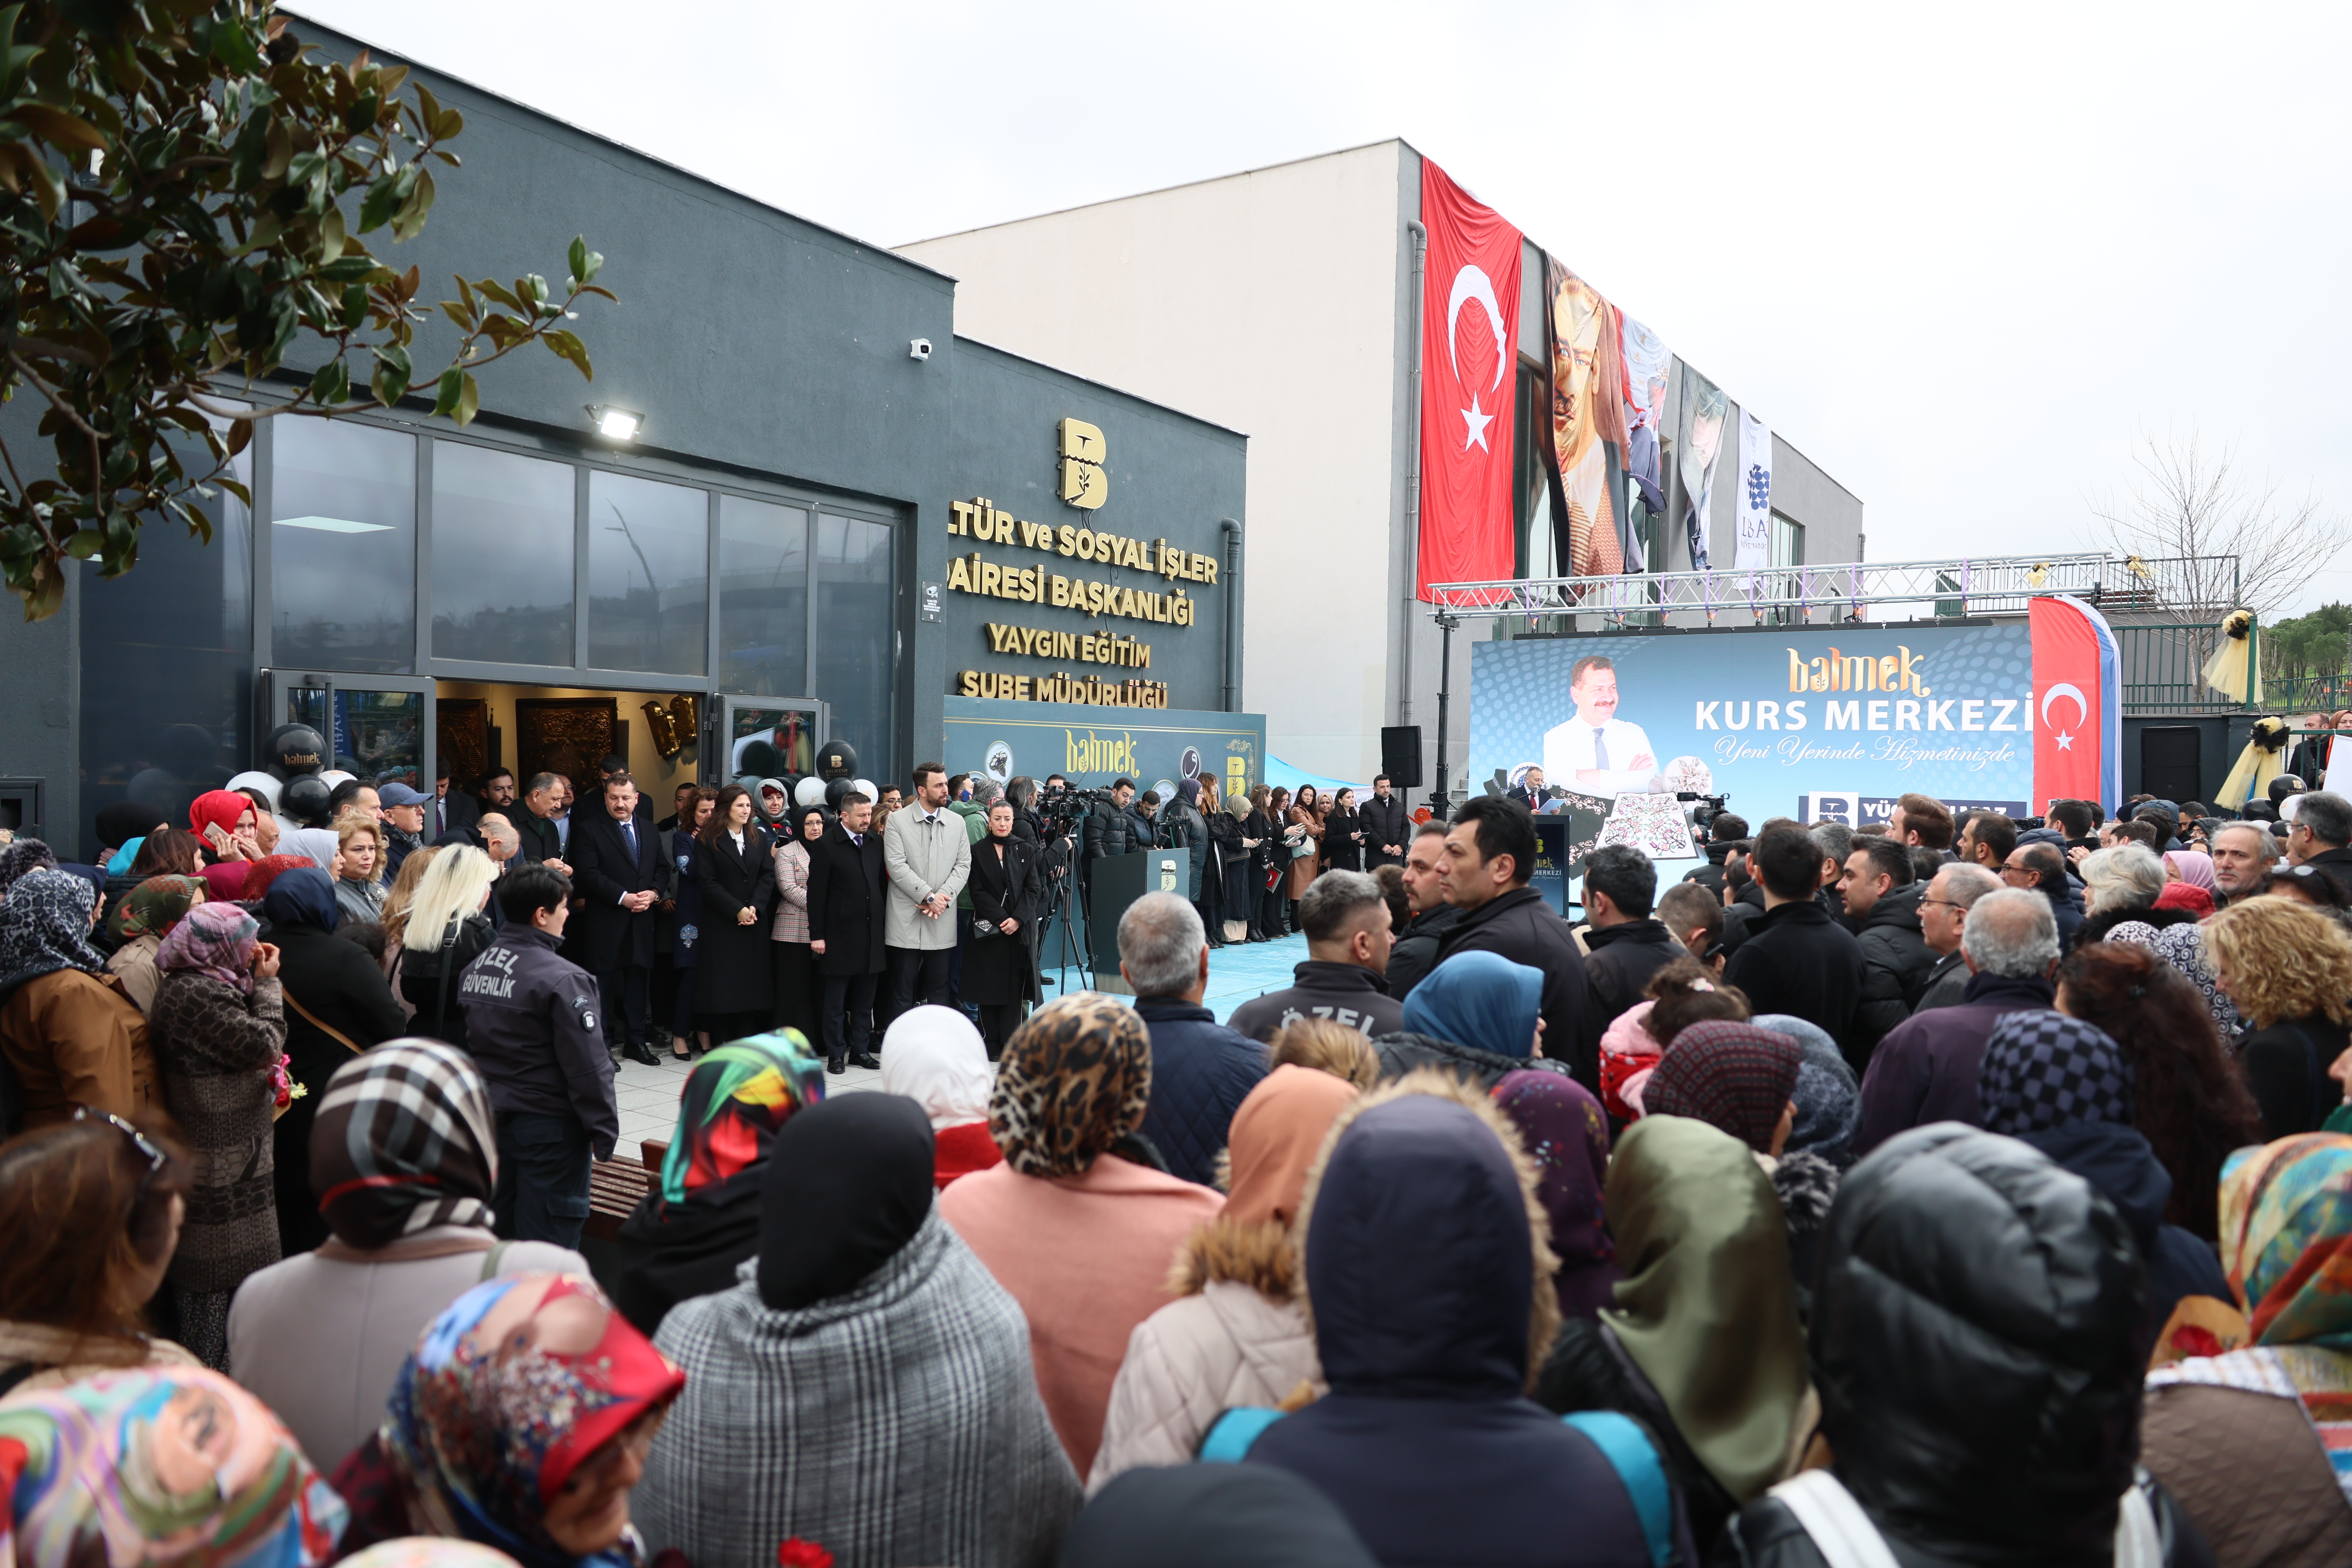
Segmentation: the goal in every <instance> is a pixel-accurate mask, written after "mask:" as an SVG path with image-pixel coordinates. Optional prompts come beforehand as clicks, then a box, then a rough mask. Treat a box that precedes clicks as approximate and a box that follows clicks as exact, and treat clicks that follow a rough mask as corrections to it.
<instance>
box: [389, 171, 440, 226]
mask: <svg viewBox="0 0 2352 1568" xmlns="http://www.w3.org/2000/svg"><path fill="white" fill-rule="evenodd" d="M409 167H410V168H412V169H415V170H416V188H415V191H413V192H412V193H410V195H409V198H408V200H406V201H405V202H404V203H402V204H401V207H400V211H399V212H398V213H397V214H395V215H394V217H393V220H392V237H393V238H394V239H395V240H400V241H407V240H411V239H415V237H417V235H418V234H419V233H421V232H422V231H423V229H424V227H425V214H426V213H428V212H431V211H432V210H433V171H432V170H430V169H425V168H419V167H418V166H417V165H415V164H414V163H412V164H410V165H409Z"/></svg>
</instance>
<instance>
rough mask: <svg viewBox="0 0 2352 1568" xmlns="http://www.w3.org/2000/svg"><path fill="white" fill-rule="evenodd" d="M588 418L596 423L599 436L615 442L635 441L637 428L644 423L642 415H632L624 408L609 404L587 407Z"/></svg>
mask: <svg viewBox="0 0 2352 1568" xmlns="http://www.w3.org/2000/svg"><path fill="white" fill-rule="evenodd" d="M588 417H589V418H591V419H593V420H594V421H595V422H596V429H597V431H598V433H599V434H601V435H604V436H606V437H610V438H612V439H613V440H615V441H634V440H635V439H636V438H637V429H638V427H639V426H642V425H644V424H645V422H646V416H644V415H642V414H633V413H631V412H630V411H629V410H628V409H625V408H615V407H614V406H613V405H611V404H609V403H597V404H591V405H589V407H588Z"/></svg>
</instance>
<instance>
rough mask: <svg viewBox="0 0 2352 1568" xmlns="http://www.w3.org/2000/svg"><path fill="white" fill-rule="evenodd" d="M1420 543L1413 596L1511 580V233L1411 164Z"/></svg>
mask: <svg viewBox="0 0 2352 1568" xmlns="http://www.w3.org/2000/svg"><path fill="white" fill-rule="evenodd" d="M1421 221H1422V225H1423V227H1425V228H1427V229H1428V231H1429V250H1428V255H1427V258H1426V264H1425V268H1424V270H1423V295H1422V310H1421V539H1420V554H1419V572H1418V574H1417V578H1416V582H1415V590H1414V591H1415V592H1416V594H1417V595H1419V596H1420V597H1421V598H1422V599H1423V600H1424V601H1426V600H1427V599H1428V598H1429V588H1430V584H1433V583H1473V582H1488V581H1493V580H1495V579H1498V578H1505V577H1512V576H1516V575H1517V572H1518V561H1517V552H1516V550H1515V548H1514V532H1515V530H1514V526H1513V517H1512V509H1511V487H1512V477H1513V468H1512V458H1513V456H1514V453H1513V449H1512V445H1511V442H1512V434H1513V432H1514V431H1515V430H1516V429H1517V425H1518V379H1517V371H1518V363H1519V358H1518V348H1517V344H1518V321H1519V231H1518V230H1517V229H1516V228H1514V227H1512V226H1510V225H1509V224H1508V223H1506V222H1505V221H1504V220H1503V217H1502V216H1501V215H1500V214H1498V213H1496V211H1495V210H1494V209H1493V208H1492V207H1489V206H1486V205H1484V204H1483V203H1481V202H1479V201H1478V200H1476V199H1475V197H1473V196H1472V195H1470V194H1469V193H1468V192H1466V191H1465V190H1464V189H1463V188H1462V187H1461V186H1459V185H1457V184H1454V182H1453V181H1452V180H1451V179H1449V178H1447V176H1446V174H1445V171H1444V170H1443V169H1441V168H1439V167H1438V166H1437V165H1436V164H1435V163H1432V162H1431V161H1430V160H1428V159H1426V158H1424V159H1423V160H1422V163H1421Z"/></svg>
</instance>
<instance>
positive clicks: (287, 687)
mask: <svg viewBox="0 0 2352 1568" xmlns="http://www.w3.org/2000/svg"><path fill="white" fill-rule="evenodd" d="M260 687H261V693H262V698H261V702H262V708H261V715H260V722H259V723H258V724H257V725H256V726H255V727H254V728H255V731H256V732H255V737H254V738H255V741H256V742H257V743H258V742H261V741H264V740H267V739H268V735H269V732H270V731H272V730H275V729H277V728H278V725H280V724H308V725H310V728H312V729H313V730H316V731H319V734H320V737H321V738H323V739H324V740H325V741H326V742H327V752H328V756H327V758H326V759H325V761H326V763H327V766H328V767H329V768H330V769H341V771H343V772H345V773H352V774H353V775H355V776H357V777H359V778H362V779H365V780H367V781H368V782H369V783H370V784H388V783H390V782H391V781H392V780H394V779H398V780H399V781H400V782H401V783H403V784H406V785H408V786H409V787H410V788H411V789H416V790H422V791H423V792H425V794H427V795H430V794H432V793H433V761H434V759H433V682H432V681H430V680H420V679H413V678H411V677H408V676H397V675H394V676H386V675H331V674H327V673H324V672H322V671H318V670H299V669H267V670H264V671H262V679H261V682H260Z"/></svg>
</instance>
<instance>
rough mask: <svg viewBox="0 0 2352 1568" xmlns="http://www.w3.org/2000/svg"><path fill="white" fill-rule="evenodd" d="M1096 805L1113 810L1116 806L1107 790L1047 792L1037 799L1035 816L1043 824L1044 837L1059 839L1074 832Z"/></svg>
mask: <svg viewBox="0 0 2352 1568" xmlns="http://www.w3.org/2000/svg"><path fill="white" fill-rule="evenodd" d="M1097 803H1100V804H1102V805H1108V806H1111V807H1113V808H1114V809H1115V808H1116V807H1117V806H1118V802H1117V801H1115V800H1113V799H1111V797H1110V791H1108V790H1107V789H1057V790H1049V791H1047V792H1046V793H1045V794H1044V795H1039V796H1038V797H1037V815H1038V816H1039V818H1040V819H1042V820H1043V821H1044V823H1045V834H1046V837H1053V838H1060V837H1066V836H1068V835H1069V834H1071V833H1072V832H1074V831H1075V830H1076V826H1077V824H1078V822H1079V820H1080V819H1081V818H1083V817H1084V816H1086V815H1087V812H1089V811H1091V810H1092V809H1094V807H1095V805H1096V804H1097Z"/></svg>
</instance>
